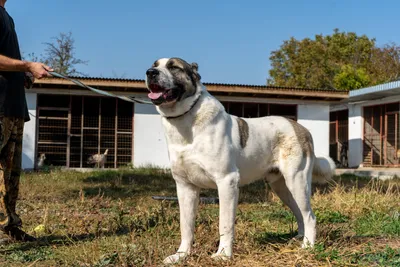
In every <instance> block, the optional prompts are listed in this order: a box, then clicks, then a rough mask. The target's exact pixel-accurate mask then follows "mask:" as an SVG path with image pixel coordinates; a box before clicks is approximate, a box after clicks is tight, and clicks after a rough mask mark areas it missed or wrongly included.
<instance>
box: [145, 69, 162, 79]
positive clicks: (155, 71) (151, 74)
mask: <svg viewBox="0 0 400 267" xmlns="http://www.w3.org/2000/svg"><path fill="white" fill-rule="evenodd" d="M159 73H160V72H159V71H158V69H153V68H151V69H148V70H147V71H146V75H147V77H149V78H154V77H155V76H157V75H158V74H159Z"/></svg>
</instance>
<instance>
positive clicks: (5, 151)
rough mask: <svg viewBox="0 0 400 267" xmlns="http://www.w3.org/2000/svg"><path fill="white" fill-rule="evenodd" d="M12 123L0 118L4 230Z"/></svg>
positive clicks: (1, 226) (0, 222) (0, 210)
mask: <svg viewBox="0 0 400 267" xmlns="http://www.w3.org/2000/svg"><path fill="white" fill-rule="evenodd" d="M13 127H14V121H13V120H12V119H11V118H7V117H1V118H0V229H2V230H3V229H4V228H5V227H6V226H8V224H9V222H10V216H9V211H8V182H9V180H10V175H11V169H10V167H11V161H10V160H9V158H10V156H11V158H12V157H13V155H10V154H11V152H13V151H14V148H13V147H12V146H13V145H14V143H12V142H9V139H10V136H11V133H12V130H13Z"/></svg>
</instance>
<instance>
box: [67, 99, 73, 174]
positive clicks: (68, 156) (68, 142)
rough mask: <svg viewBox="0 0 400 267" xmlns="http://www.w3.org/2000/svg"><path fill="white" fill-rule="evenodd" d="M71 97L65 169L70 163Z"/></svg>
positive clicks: (70, 101) (70, 100)
mask: <svg viewBox="0 0 400 267" xmlns="http://www.w3.org/2000/svg"><path fill="white" fill-rule="evenodd" d="M71 109H72V95H70V96H69V109H68V129H67V168H69V167H70V163H71V159H70V158H71V124H72V121H71V120H72V114H71V112H72V111H71Z"/></svg>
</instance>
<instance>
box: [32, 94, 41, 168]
mask: <svg viewBox="0 0 400 267" xmlns="http://www.w3.org/2000/svg"><path fill="white" fill-rule="evenodd" d="M37 103H38V96H36V118H35V120H36V129H35V131H36V138H35V139H36V142H35V157H34V161H35V162H34V164H33V166H34V168H35V169H37V167H38V166H37V164H38V162H37V157H38V149H39V115H40V107H39V106H38V104H37Z"/></svg>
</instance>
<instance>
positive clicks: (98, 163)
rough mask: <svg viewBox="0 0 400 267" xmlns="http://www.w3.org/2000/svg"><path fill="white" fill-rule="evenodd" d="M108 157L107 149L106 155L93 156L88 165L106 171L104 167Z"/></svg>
mask: <svg viewBox="0 0 400 267" xmlns="http://www.w3.org/2000/svg"><path fill="white" fill-rule="evenodd" d="M107 155H108V148H107V149H106V151H104V154H95V155H91V156H90V157H89V158H88V160H87V163H88V164H95V167H97V168H102V169H104V165H105V163H106V160H107Z"/></svg>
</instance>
